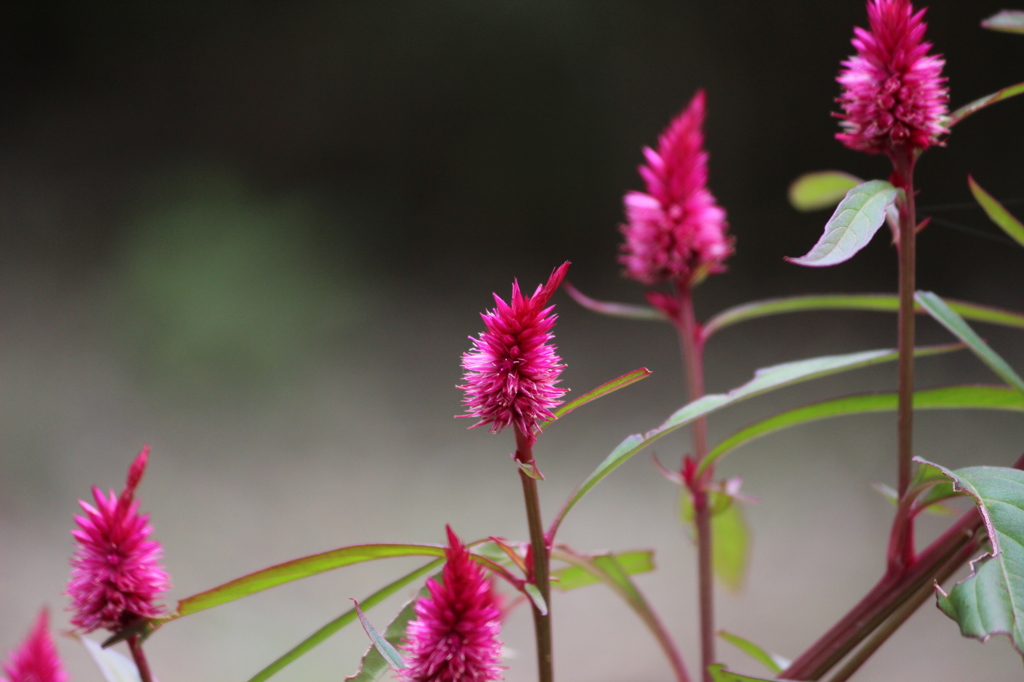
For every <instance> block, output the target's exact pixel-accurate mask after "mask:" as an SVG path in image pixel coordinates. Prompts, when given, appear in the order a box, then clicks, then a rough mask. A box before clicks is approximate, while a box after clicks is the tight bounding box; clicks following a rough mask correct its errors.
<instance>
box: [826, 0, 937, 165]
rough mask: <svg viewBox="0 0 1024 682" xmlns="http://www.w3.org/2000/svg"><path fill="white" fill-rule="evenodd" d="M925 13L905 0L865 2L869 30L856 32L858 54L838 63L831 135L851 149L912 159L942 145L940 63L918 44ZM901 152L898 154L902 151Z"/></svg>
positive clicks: (925, 43)
mask: <svg viewBox="0 0 1024 682" xmlns="http://www.w3.org/2000/svg"><path fill="white" fill-rule="evenodd" d="M924 12H925V11H924V10H921V11H919V12H916V13H915V12H914V8H913V7H912V6H911V4H910V0H869V1H868V23H869V24H870V25H871V30H870V31H866V30H864V29H862V28H855V29H853V30H854V38H853V41H852V42H853V46H854V47H855V48H856V49H857V54H855V55H853V56H852V57H850V58H849V59H847V60H846V61H844V62H843V63H842V65H843V70H842V71H840V73H839V76H838V77H837V78H836V80H837V81H838V82H839V84H840V85H842V86H843V94H842V95H840V96H839V98H838V99H837V100H836V101H837V102H838V103H839V104H840V105H841V106H842V108H843V113H842V114H836V115H837V116H838V117H839V118H840V119H842V123H841V124H840V125H841V126H842V128H843V131H842V132H840V133H837V134H836V138H837V139H838V140H840V141H841V142H842V143H843V144H845V145H846V146H847V147H849V148H850V149H856V150H858V151H863V152H867V153H869V154H883V153H884V154H888V155H889V156H892V155H893V154H897V153H903V154H912V153H914V152H917V151H923V150H925V149H927V148H928V147H930V146H932V145H936V144H941V142H940V141H939V138H940V136H942V135H945V134H946V133H948V132H949V130H948V129H947V128H946V126H945V124H944V119H945V116H946V113H947V111H948V108H947V105H948V103H949V92H948V90H947V89H946V88H945V85H944V84H945V82H946V79H945V78H943V77H942V67H943V65H944V64H945V61H944V60H943V59H942V57H941V56H939V55H930V54H928V50H930V49H931V47H932V45H931V43H927V42H923V40H922V39H923V38H924V32H925V28H927V25H926V24H925V23H924V21H923V20H922V19H923V17H924ZM901 150H902V151H901Z"/></svg>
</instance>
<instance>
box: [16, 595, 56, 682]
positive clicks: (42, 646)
mask: <svg viewBox="0 0 1024 682" xmlns="http://www.w3.org/2000/svg"><path fill="white" fill-rule="evenodd" d="M49 620H50V615H49V613H48V612H47V611H46V609H43V610H42V611H40V612H39V617H38V618H37V619H36V623H35V625H33V626H32V630H31V631H30V632H29V633H28V636H27V637H25V641H24V642H22V643H21V646H20V647H18V648H17V649H15V650H14V651H12V652H11V653H10V655H9V656H8V657H7V663H5V664H4V666H3V667H4V674H5V675H7V678H8V682H67V679H68V676H67V673H65V672H64V667H63V666H62V665H61V662H60V657H59V656H58V655H57V648H56V647H55V646H54V645H53V639H51V638H50V628H49ZM0 682H4V681H3V680H0Z"/></svg>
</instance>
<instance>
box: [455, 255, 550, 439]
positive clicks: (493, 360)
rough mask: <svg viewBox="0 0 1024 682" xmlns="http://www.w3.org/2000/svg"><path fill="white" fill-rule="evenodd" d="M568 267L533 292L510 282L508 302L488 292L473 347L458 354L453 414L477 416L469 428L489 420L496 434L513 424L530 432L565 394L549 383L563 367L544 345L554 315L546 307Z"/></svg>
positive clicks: (547, 341)
mask: <svg viewBox="0 0 1024 682" xmlns="http://www.w3.org/2000/svg"><path fill="white" fill-rule="evenodd" d="M568 269H569V262H568V261H566V262H565V263H563V264H562V265H561V266H560V267H558V268H556V269H555V270H554V271H553V272H552V273H551V277H550V278H549V279H548V281H547V284H544V285H543V286H538V287H537V290H536V291H534V292H533V296H523V295H522V293H521V292H520V291H519V281H518V280H516V281H515V282H513V284H512V298H511V299H509V300H510V303H505V301H503V300H502V299H501V298H500V297H499V296H498V295H497V294H494V302H495V308H494V310H491V311H488V312H486V313H482V314H481V317H482V318H483V321H484V327H485V331H484V332H483V333H481V334H480V337H479V338H473V337H472V336H471V337H469V338H470V340H471V341H472V342H473V349H472V350H470V351H469V352H468V353H464V354H463V355H462V367H463V369H465V370H466V373H465V374H464V375H463V380H464V381H465V382H466V383H465V384H463V385H461V386H459V388H461V389H462V390H463V391H465V392H466V395H465V397H463V399H462V403H463V404H464V405H465V406H466V412H467V414H464V415H458V416H460V417H476V418H477V419H479V420H480V421H478V422H477V423H476V424H473V426H471V427H470V428H474V427H476V426H483V425H484V424H490V425H491V433H498V432H499V431H501V430H502V429H504V428H506V427H508V426H510V425H512V424H515V425H516V427H518V429H519V430H520V431H521V432H522V433H523V434H527V435H530V436H532V435H533V433H534V432H535V431H536V429H537V422H538V421H540V420H544V419H552V418H554V415H553V414H552V413H551V410H553V409H554V408H556V407H558V405H559V404H561V401H560V400H559V398H561V397H562V396H563V395H565V392H566V391H565V389H563V388H558V387H557V386H555V384H557V383H558V377H559V375H560V374H561V373H562V370H563V369H565V365H563V364H561V362H562V359H561V358H559V357H558V355H557V353H556V349H555V347H554V346H553V345H551V344H550V343H549V342H550V341H551V340H552V339H553V338H554V335H553V334H552V333H551V329H552V327H554V325H555V319H556V318H557V316H556V315H554V314H552V310H554V306H550V307H546V306H547V303H548V301H549V300H550V299H551V295H552V294H554V293H555V289H557V288H558V286H559V285H560V284H561V283H562V280H563V279H564V278H565V273H566V271H567V270H568Z"/></svg>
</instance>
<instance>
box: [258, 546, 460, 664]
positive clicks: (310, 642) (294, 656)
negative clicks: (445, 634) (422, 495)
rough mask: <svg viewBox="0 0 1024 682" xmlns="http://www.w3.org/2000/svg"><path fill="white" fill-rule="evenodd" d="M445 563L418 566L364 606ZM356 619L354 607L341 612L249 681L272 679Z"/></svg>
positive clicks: (388, 595)
mask: <svg viewBox="0 0 1024 682" xmlns="http://www.w3.org/2000/svg"><path fill="white" fill-rule="evenodd" d="M443 563H444V559H436V560H434V561H431V562H430V563H429V564H427V565H425V566H421V567H419V568H417V569H416V570H415V571H413V572H411V573H407V574H406V575H404V576H402V577H401V578H399V579H398V580H396V581H394V582H393V583H391V584H389V585H386V586H384V587H382V588H381V589H379V590H377V591H376V592H374V593H373V594H371V595H370V596H369V597H367V598H366V599H364V600H363V601H362V602H361V604H362V605H363V608H365V609H367V610H369V609H371V608H373V607H374V606H376V605H377V604H380V603H381V602H382V601H384V600H385V599H387V598H388V597H390V596H391V595H393V594H395V593H396V592H398V590H400V589H402V588H403V587H405V586H406V585H409V584H410V583H413V582H415V581H417V580H419V579H420V578H422V577H423V576H425V575H429V574H430V573H433V572H434V571H435V570H436V569H437V568H438V567H439V566H440V565H441V564H443ZM355 619H356V610H355V609H354V608H353V609H349V610H348V611H346V612H345V613H343V614H341V615H340V616H338V617H337V618H335V619H334V620H332V621H331V622H329V623H327V624H326V625H324V626H323V627H322V628H320V629H318V630H317V631H316V632H314V633H313V634H312V635H310V636H309V637H307V638H305V639H304V640H302V641H301V642H299V643H298V644H297V645H295V646H294V647H292V648H291V649H290V650H288V651H287V652H286V653H285V654H284V655H283V656H281V657H280V658H278V659H277V660H275V661H274V662H273V663H271V664H270V665H268V666H267V667H265V668H264V669H263V670H261V671H259V672H258V673H256V675H254V676H253V677H252V678H250V679H249V682H265V680H268V679H270V678H271V677H273V676H274V675H276V674H277V673H278V672H280V671H281V670H282V669H284V668H285V667H286V666H287V665H289V664H290V663H293V662H295V661H296V660H298V659H299V658H301V657H302V656H303V655H305V654H307V653H309V652H310V651H311V650H312V649H313V648H314V647H316V646H317V645H319V644H321V643H322V642H324V641H325V640H326V639H327V638H329V637H330V636H331V635H333V634H334V633H336V632H338V631H339V630H341V629H342V628H343V627H345V626H346V625H348V624H349V623H351V622H352V621H354V620H355Z"/></svg>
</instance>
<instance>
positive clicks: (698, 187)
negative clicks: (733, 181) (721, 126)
mask: <svg viewBox="0 0 1024 682" xmlns="http://www.w3.org/2000/svg"><path fill="white" fill-rule="evenodd" d="M704 101H705V96H704V91H703V90H699V91H698V92H697V94H696V95H694V97H693V100H691V102H690V104H689V105H688V106H687V107H686V109H685V110H684V111H683V113H681V114H680V115H679V116H677V117H676V118H675V120H673V121H672V123H670V124H669V126H668V128H666V129H665V132H664V133H662V135H661V137H660V138H659V139H658V150H657V151H654V150H653V149H651V148H650V147H645V148H644V156H645V157H646V158H647V165H646V166H640V168H639V171H640V175H641V177H643V179H644V182H645V183H646V184H647V192H628V193H627V194H626V196H625V199H624V200H623V201H624V203H625V209H626V219H627V220H628V221H629V222H628V223H627V224H625V225H623V226H622V227H621V231H622V234H623V236H624V237H625V238H626V241H625V243H624V244H623V245H622V255H621V256H619V262H620V263H622V264H623V265H624V266H625V272H624V274H625V275H626V276H627V277H629V278H631V279H635V280H636V281H638V282H640V283H641V284H646V285H648V286H652V285H655V284H662V283H665V282H671V283H673V284H680V285H683V286H691V285H694V284H697V283H698V282H700V280H701V279H703V278H704V277H705V276H706V275H708V274H709V273H713V272H721V271H722V270H724V269H725V268H724V266H723V265H722V263H723V262H724V261H725V259H726V258H728V257H729V255H730V254H732V251H733V249H732V240H731V239H729V238H728V237H726V236H725V231H726V228H727V224H726V221H725V211H724V210H722V208H721V207H720V206H719V205H718V204H717V203H715V198H714V197H713V196H712V195H711V192H710V191H708V188H707V182H708V153H707V152H706V151H705V150H704V134H703V132H702V131H701V128H702V126H703V124H704Z"/></svg>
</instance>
